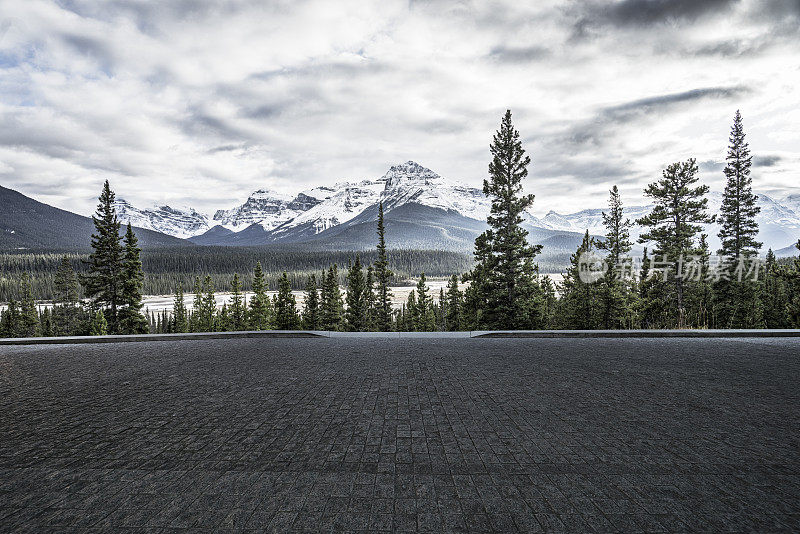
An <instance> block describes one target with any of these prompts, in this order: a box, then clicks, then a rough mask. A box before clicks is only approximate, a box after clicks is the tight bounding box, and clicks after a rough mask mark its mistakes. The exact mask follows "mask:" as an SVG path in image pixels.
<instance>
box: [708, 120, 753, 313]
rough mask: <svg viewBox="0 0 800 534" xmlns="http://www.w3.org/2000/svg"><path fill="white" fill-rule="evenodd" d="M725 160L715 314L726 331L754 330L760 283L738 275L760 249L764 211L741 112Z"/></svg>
mask: <svg viewBox="0 0 800 534" xmlns="http://www.w3.org/2000/svg"><path fill="white" fill-rule="evenodd" d="M729 141H730V144H729V145H728V155H727V157H726V158H725V160H726V165H725V171H724V172H725V177H726V178H727V182H726V184H725V192H724V193H723V196H722V207H721V208H720V216H719V218H720V230H719V238H720V241H721V242H722V248H721V249H720V250H719V254H720V256H721V259H722V265H721V269H720V274H721V276H720V279H719V281H718V282H717V283H716V284H715V287H714V289H715V294H716V297H717V298H716V302H715V306H714V308H715V312H716V316H717V321H718V324H719V326H722V327H726V328H753V327H755V326H758V325H760V324H761V322H762V321H761V315H762V314H761V311H762V310H761V306H760V303H759V301H758V282H757V281H754V280H749V279H745V278H742V279H741V280H740V279H739V278H740V276H739V275H738V274H737V273H736V272H735V270H736V268H737V266H739V263H740V262H742V263H743V264H745V265H747V268H749V265H748V264H749V263H750V262H752V261H753V260H754V258H755V257H756V256H757V255H758V251H759V250H760V249H761V243H760V242H758V241H757V240H756V238H757V237H758V223H757V222H756V215H758V213H759V212H760V211H761V208H759V207H758V206H757V205H756V202H757V201H758V196H756V195H754V194H753V186H752V181H753V180H752V178H751V177H750V166H751V165H752V161H753V157H752V156H751V155H750V146H749V145H748V143H747V141H745V133H744V126H743V125H742V115H741V113H739V110H736V114H735V115H734V118H733V126H732V127H731V134H730V138H729Z"/></svg>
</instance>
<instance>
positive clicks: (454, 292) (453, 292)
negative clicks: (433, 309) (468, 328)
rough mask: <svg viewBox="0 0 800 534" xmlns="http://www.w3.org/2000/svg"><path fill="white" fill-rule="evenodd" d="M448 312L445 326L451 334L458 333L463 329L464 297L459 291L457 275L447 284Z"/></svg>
mask: <svg viewBox="0 0 800 534" xmlns="http://www.w3.org/2000/svg"><path fill="white" fill-rule="evenodd" d="M445 298H446V299H447V308H446V309H447V311H446V313H445V324H446V325H447V329H448V330H449V331H450V332H457V331H459V330H461V329H462V328H463V318H462V307H463V304H464V302H463V301H464V295H463V294H462V293H461V291H460V290H459V289H458V276H456V275H455V274H454V275H453V276H451V277H450V281H449V282H448V283H447V294H446V296H445Z"/></svg>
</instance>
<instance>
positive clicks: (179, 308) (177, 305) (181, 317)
mask: <svg viewBox="0 0 800 534" xmlns="http://www.w3.org/2000/svg"><path fill="white" fill-rule="evenodd" d="M172 331H173V332H175V333H178V334H182V333H185V332H188V331H189V317H188V313H187V311H186V303H185V302H183V285H182V284H180V283H179V284H178V287H177V289H176V290H175V301H174V303H173V306H172Z"/></svg>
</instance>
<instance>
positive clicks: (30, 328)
mask: <svg viewBox="0 0 800 534" xmlns="http://www.w3.org/2000/svg"><path fill="white" fill-rule="evenodd" d="M20 293H21V298H20V306H19V329H18V335H19V337H38V336H39V335H41V330H40V329H39V312H38V311H37V310H36V303H35V302H34V300H33V291H32V290H31V278H30V275H28V273H23V275H22V283H21V287H20Z"/></svg>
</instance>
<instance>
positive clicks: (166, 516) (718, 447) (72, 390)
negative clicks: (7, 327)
mask: <svg viewBox="0 0 800 534" xmlns="http://www.w3.org/2000/svg"><path fill="white" fill-rule="evenodd" d="M799 429H800V341H797V340H731V339H710V340H703V339H687V340H680V339H669V340H666V339H662V340H655V339H631V340H624V339H623V340H613V339H403V340H386V339H348V338H338V339H336V338H332V339H240V340H216V341H213V340H205V341H179V342H160V343H132V344H107V345H75V346H43V347H40V346H30V347H0V530H2V531H8V532H21V531H26V530H30V531H35V532H41V531H78V530H84V529H85V530H97V531H100V530H107V531H120V530H123V529H128V530H129V531H143V532H162V531H164V532H168V531H176V530H186V529H197V530H198V531H200V530H202V531H208V530H220V531H224V530H229V531H241V530H266V531H274V532H286V531H308V532H319V531H334V532H345V531H353V532H381V531H395V532H402V531H419V532H440V531H451V532H509V531H528V532H539V531H552V532H565V531H570V532H593V531H597V532H607V531H626V532H631V531H647V532H682V531H714V532H717V531H737V532H738V531H759V532H776V531H787V532H791V531H795V532H796V531H800V430H799Z"/></svg>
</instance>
